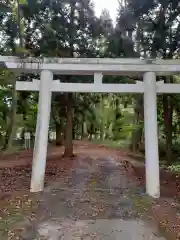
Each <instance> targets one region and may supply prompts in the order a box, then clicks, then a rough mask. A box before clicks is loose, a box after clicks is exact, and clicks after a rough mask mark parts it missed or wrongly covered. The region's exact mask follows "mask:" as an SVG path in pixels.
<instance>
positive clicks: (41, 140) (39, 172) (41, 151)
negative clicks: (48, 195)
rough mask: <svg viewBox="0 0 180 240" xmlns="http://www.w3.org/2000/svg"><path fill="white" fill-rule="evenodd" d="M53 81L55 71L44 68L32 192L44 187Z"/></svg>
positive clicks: (41, 79)
mask: <svg viewBox="0 0 180 240" xmlns="http://www.w3.org/2000/svg"><path fill="white" fill-rule="evenodd" d="M52 82H53V73H52V72H51V71H48V70H43V71H42V72H41V78H40V92H39V102H38V116H37V124H36V136H35V143H34V154H33V166H32V176H31V189H30V190H31V192H40V191H43V189H44V176H45V169H46V157H47V145H48V130H49V120H50V112H51V97H52V91H51V88H52Z"/></svg>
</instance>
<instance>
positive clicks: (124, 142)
mask: <svg viewBox="0 0 180 240" xmlns="http://www.w3.org/2000/svg"><path fill="white" fill-rule="evenodd" d="M91 142H92V143H94V144H101V145H104V146H105V147H110V148H127V147H128V146H129V142H128V141H127V140H120V141H112V140H104V141H102V140H98V139H95V140H92V141H91Z"/></svg>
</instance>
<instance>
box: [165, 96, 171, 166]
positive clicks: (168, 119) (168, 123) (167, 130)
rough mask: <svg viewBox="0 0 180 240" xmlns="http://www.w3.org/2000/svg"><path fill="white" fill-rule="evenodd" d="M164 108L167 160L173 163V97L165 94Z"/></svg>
mask: <svg viewBox="0 0 180 240" xmlns="http://www.w3.org/2000/svg"><path fill="white" fill-rule="evenodd" d="M163 110H164V129H165V136H166V160H167V163H168V164H170V163H171V159H172V117H173V103H172V97H171V96H167V95H164V96H163Z"/></svg>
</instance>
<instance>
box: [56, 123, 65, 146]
mask: <svg viewBox="0 0 180 240" xmlns="http://www.w3.org/2000/svg"><path fill="white" fill-rule="evenodd" d="M63 137H64V135H63V128H62V124H61V123H59V122H56V146H62V145H63Z"/></svg>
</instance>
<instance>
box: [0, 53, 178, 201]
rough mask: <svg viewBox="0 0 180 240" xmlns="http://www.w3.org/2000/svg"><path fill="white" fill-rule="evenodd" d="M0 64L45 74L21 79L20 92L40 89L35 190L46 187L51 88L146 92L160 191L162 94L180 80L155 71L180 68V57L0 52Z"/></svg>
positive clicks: (149, 156) (150, 163)
mask: <svg viewBox="0 0 180 240" xmlns="http://www.w3.org/2000/svg"><path fill="white" fill-rule="evenodd" d="M0 67H5V68H8V69H9V70H13V71H16V72H18V73H22V72H23V73H40V81H38V80H33V81H32V82H22V81H17V82H16V90H17V91H39V104H38V117H37V124H36V137H35V146H34V155H33V166H32V177H31V192H39V191H42V190H43V188H44V175H45V168H46V155H47V142H48V127H49V119H50V110H51V96H52V92H97V93H142V94H143V93H144V119H145V123H144V126H145V159H146V192H147V194H148V195H150V196H152V197H154V198H158V197H159V196H160V179H159V153H158V130H157V96H156V95H157V93H180V84H164V83H163V82H157V83H156V76H164V75H172V74H175V73H179V72H180V60H140V59H123V58H122V59H107V58H102V59H101V58H100V59H99V58H96V59H91V58H90V59H86V58H82V59H81V58H71V59H70V58H62V59H60V58H44V59H41V60H39V59H35V58H27V59H21V58H17V57H5V56H0ZM53 74H61V75H94V83H61V82H60V81H53ZM104 75H143V80H144V81H143V82H137V84H103V83H102V77H103V76H104Z"/></svg>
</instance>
